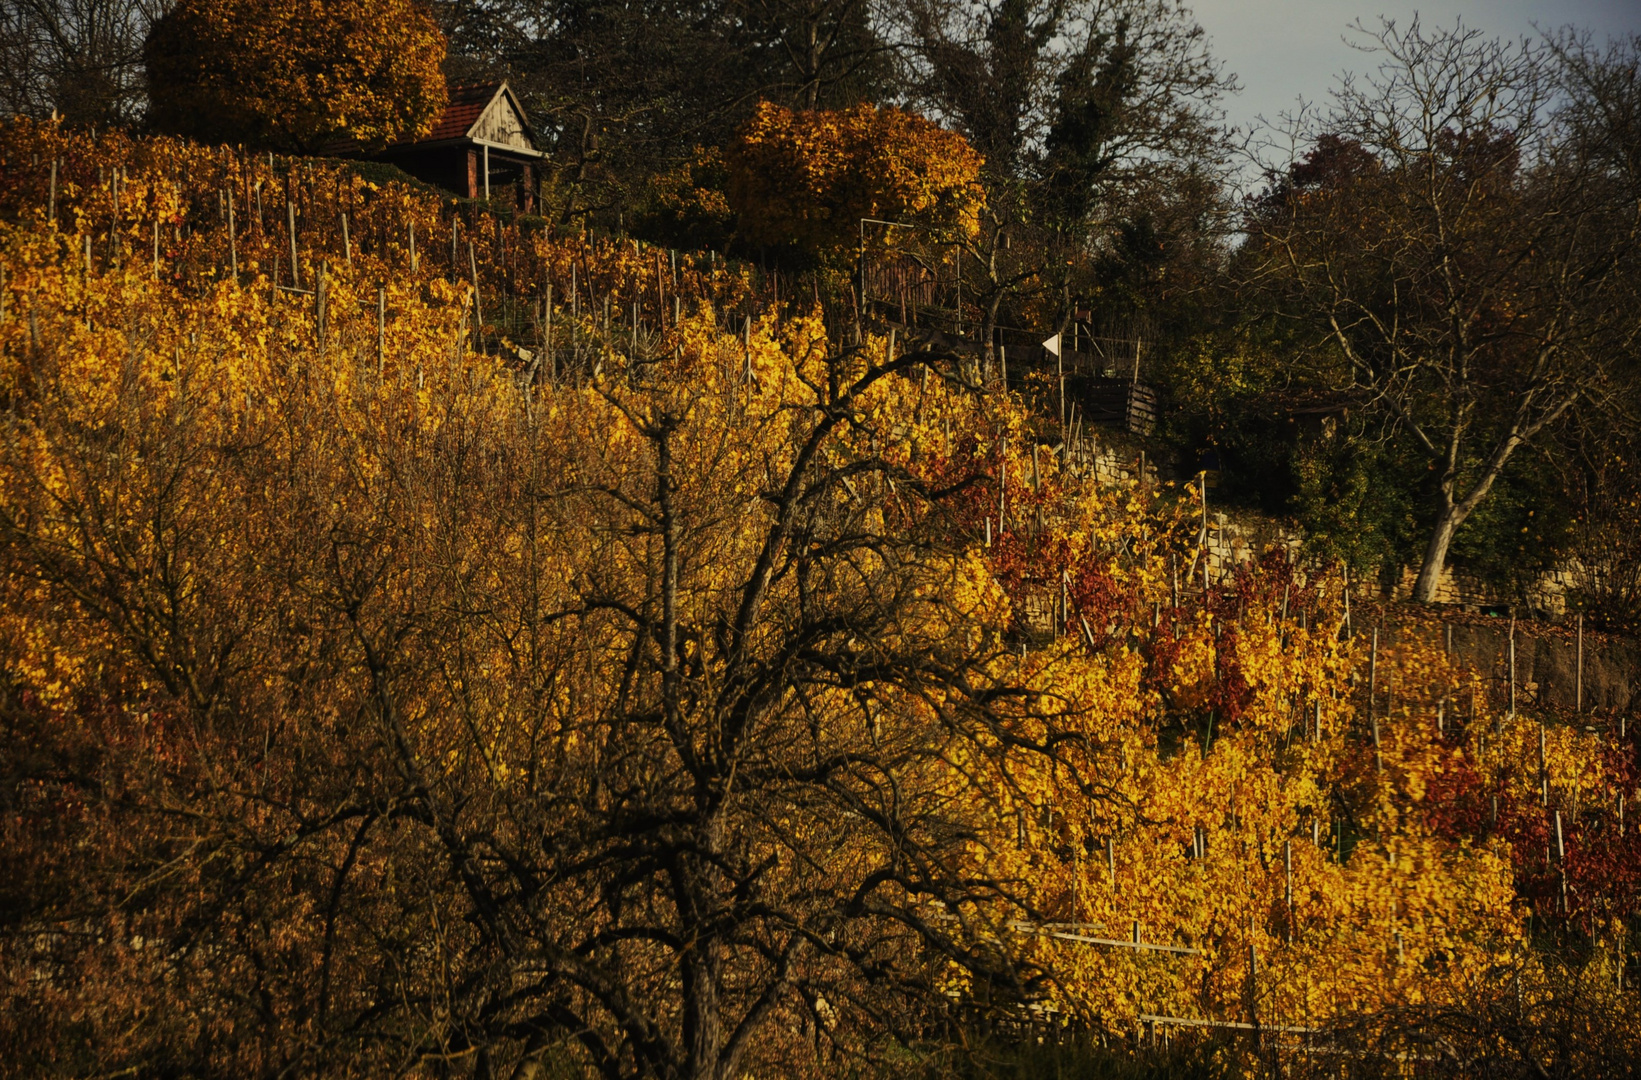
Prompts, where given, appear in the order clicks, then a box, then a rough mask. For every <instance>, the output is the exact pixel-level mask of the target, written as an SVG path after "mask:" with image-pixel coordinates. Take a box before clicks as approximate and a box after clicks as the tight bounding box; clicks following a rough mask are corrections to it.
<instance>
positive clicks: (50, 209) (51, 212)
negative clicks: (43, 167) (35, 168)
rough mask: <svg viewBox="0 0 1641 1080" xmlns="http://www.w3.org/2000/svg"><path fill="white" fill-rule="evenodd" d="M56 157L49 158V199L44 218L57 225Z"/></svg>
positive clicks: (54, 225) (53, 226) (54, 226)
mask: <svg viewBox="0 0 1641 1080" xmlns="http://www.w3.org/2000/svg"><path fill="white" fill-rule="evenodd" d="M57 161H58V159H57V158H52V159H51V201H50V202H49V203H47V204H46V220H48V221H50V222H51V227H52V228H54V229H55V228H56V227H57Z"/></svg>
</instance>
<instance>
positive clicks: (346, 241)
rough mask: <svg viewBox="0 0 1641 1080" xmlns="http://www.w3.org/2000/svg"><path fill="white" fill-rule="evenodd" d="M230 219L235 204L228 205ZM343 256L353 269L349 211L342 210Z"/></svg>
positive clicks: (231, 218)
mask: <svg viewBox="0 0 1641 1080" xmlns="http://www.w3.org/2000/svg"><path fill="white" fill-rule="evenodd" d="M228 215H229V220H230V221H232V220H233V204H231V203H230V204H229V206H228ZM342 258H344V259H346V260H347V264H348V269H349V270H350V271H351V270H352V269H353V237H352V235H350V234H349V233H348V212H347V211H346V210H344V211H342Z"/></svg>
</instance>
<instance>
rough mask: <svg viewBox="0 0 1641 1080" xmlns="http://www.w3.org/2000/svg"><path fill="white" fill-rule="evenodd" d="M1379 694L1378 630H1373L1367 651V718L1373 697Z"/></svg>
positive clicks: (1372, 703)
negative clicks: (1370, 643) (1371, 640)
mask: <svg viewBox="0 0 1641 1080" xmlns="http://www.w3.org/2000/svg"><path fill="white" fill-rule="evenodd" d="M1378 692H1379V628H1378V627H1377V626H1376V627H1374V628H1373V644H1372V645H1371V646H1370V647H1369V649H1368V716H1370V717H1372V716H1376V715H1378V714H1377V713H1376V712H1375V711H1374V697H1375V695H1377V694H1378Z"/></svg>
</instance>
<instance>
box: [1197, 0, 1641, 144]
mask: <svg viewBox="0 0 1641 1080" xmlns="http://www.w3.org/2000/svg"><path fill="white" fill-rule="evenodd" d="M1193 7H1194V10H1195V12H1196V16H1197V20H1198V22H1200V23H1201V24H1202V28H1203V29H1204V30H1206V31H1207V32H1208V35H1209V37H1210V38H1211V39H1212V44H1211V49H1212V51H1213V54H1214V55H1215V56H1216V57H1218V58H1219V59H1221V60H1222V61H1224V62H1225V65H1226V67H1227V68H1228V69H1229V70H1230V71H1232V72H1235V74H1236V76H1237V81H1238V82H1240V83H1241V84H1242V87H1243V90H1242V93H1241V94H1240V95H1238V96H1237V97H1236V98H1233V99H1232V100H1231V101H1230V102H1228V111H1229V114H1230V115H1229V119H1230V122H1231V123H1233V124H1235V125H1237V126H1239V127H1242V128H1244V129H1246V128H1247V127H1248V126H1249V125H1250V124H1251V123H1252V122H1253V119H1254V117H1256V116H1258V115H1260V114H1264V116H1265V117H1266V118H1267V119H1270V120H1272V121H1274V120H1276V118H1277V114H1278V113H1280V112H1282V111H1284V110H1292V109H1293V108H1294V106H1295V104H1296V103H1297V101H1298V99H1299V97H1300V96H1303V97H1304V98H1305V99H1306V100H1308V101H1315V102H1319V103H1325V99H1326V97H1327V93H1328V90H1329V89H1330V88H1332V87H1333V86H1334V85H1335V81H1336V78H1337V76H1338V75H1339V74H1340V73H1341V72H1343V71H1347V70H1355V71H1364V70H1368V69H1370V68H1371V67H1372V66H1373V62H1372V60H1371V59H1370V58H1369V57H1367V56H1364V55H1363V54H1362V53H1359V52H1357V51H1355V50H1353V49H1352V48H1350V46H1349V45H1347V44H1345V42H1344V40H1342V39H1343V38H1344V37H1345V36H1346V34H1347V30H1348V27H1349V26H1350V24H1351V23H1353V22H1355V21H1356V20H1357V19H1358V18H1360V19H1361V20H1362V23H1363V25H1365V26H1368V27H1370V28H1371V27H1374V26H1377V25H1378V20H1379V16H1380V15H1385V16H1388V17H1390V18H1392V19H1395V20H1396V22H1397V23H1398V25H1405V24H1406V23H1407V22H1408V21H1409V20H1410V19H1411V18H1412V16H1413V15H1414V13H1415V12H1417V13H1418V14H1419V16H1420V19H1421V21H1422V22H1424V23H1425V24H1426V25H1436V26H1452V25H1453V22H1454V20H1455V19H1456V18H1458V17H1459V16H1461V15H1462V16H1463V17H1464V21H1465V24H1466V25H1468V26H1473V27H1475V28H1476V29H1478V30H1483V31H1486V32H1487V33H1488V34H1492V35H1496V36H1507V37H1518V36H1520V35H1524V34H1532V33H1534V30H1533V26H1534V24H1535V23H1537V24H1538V25H1539V26H1541V27H1543V28H1545V29H1551V28H1554V27H1560V26H1565V25H1568V24H1573V25H1577V26H1582V27H1585V28H1587V29H1589V30H1591V31H1593V32H1595V33H1596V34H1597V35H1599V36H1622V35H1625V34H1631V33H1641V0H1561V2H1560V3H1549V2H1546V0H1472V2H1470V3H1458V2H1454V0H1435V2H1430V3H1407V2H1395V0H1392V2H1386V0H1195V2H1194V5H1193ZM1356 37H1357V39H1358V40H1359V37H1360V36H1359V35H1356Z"/></svg>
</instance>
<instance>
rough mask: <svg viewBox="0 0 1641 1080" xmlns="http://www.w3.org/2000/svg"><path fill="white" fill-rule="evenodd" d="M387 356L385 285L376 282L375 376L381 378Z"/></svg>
mask: <svg viewBox="0 0 1641 1080" xmlns="http://www.w3.org/2000/svg"><path fill="white" fill-rule="evenodd" d="M386 357H387V286H386V285H384V284H383V283H381V282H377V283H376V378H377V379H378V380H380V379H381V378H382V367H383V364H384V363H385V361H386Z"/></svg>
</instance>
